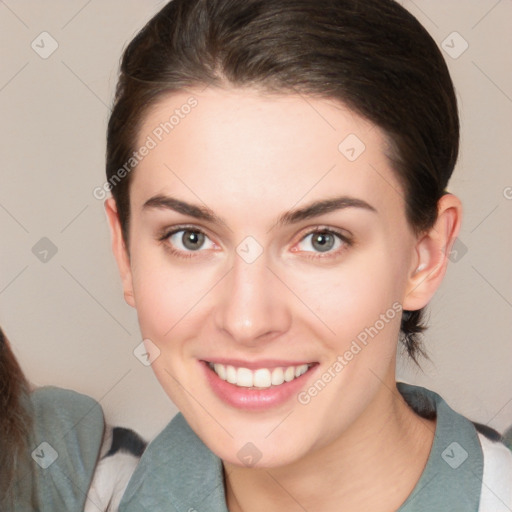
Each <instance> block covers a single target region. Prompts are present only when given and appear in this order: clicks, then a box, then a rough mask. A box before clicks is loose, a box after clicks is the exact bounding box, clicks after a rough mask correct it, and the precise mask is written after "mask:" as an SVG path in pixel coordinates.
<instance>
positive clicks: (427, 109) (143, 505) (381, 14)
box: [105, 0, 512, 512]
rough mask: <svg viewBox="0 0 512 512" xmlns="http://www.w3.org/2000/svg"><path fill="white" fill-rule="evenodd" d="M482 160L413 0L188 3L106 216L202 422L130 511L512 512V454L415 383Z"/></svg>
mask: <svg viewBox="0 0 512 512" xmlns="http://www.w3.org/2000/svg"><path fill="white" fill-rule="evenodd" d="M458 144H459V120H458V114H457V104H456V98H455V93H454V90H453V85H452V82H451V79H450V76H449V73H448V70H447V67H446V64H445V62H444V60H443V58H442V56H441V54H440V52H439V50H438V48H437V46H436V44H435V42H434V41H433V40H432V38H431V37H430V36H429V35H428V33H427V32H426V30H425V29H424V28H423V27H422V26H421V25H420V24H419V23H418V22H417V20H416V19H415V18H414V17H413V16H412V15H410V14H409V13H408V12H407V11H406V10H405V9H403V8H402V7H401V6H400V5H399V4H397V3H396V2H394V1H391V0H370V1H367V2H358V1H356V0H337V1H332V0H315V1H313V0H286V1H285V0H248V1H245V2H236V1H233V0H209V1H206V0H173V1H172V2H170V3H168V4H167V5H166V6H165V7H164V8H163V9H162V10H161V11H160V12H159V13H157V15H156V16H154V17H153V18H152V19H151V20H150V21H149V22H148V23H147V25H146V26H145V27H144V28H143V29H142V30H141V32H140V33H139V34H138V35H137V36H136V37H135V38H134V40H133V41H132V42H131V43H130V45H129V46H128V47H127V48H126V51H125V53H124V55H123V59H122V64H121V74H120V78H119V83H118V87H117V93H116V99H115V105H114V109H113V111H112V114H111V118H110V121H109V127H108V138H107V165H106V170H107V180H108V181H107V187H106V188H107V189H108V190H110V191H111V192H112V196H113V197H112V198H109V199H107V200H106V201H105V208H106V212H107V216H108V221H109V224H110V228H111V232H112V246H113V251H114V254H115V257H116V260H117V264H118V266H119V270H120V275H121V278H122V282H123V287H124V296H125V299H126V301H127V302H128V304H130V305H131V306H133V307H135V308H136V310H137V315H138V319H139V324H140V328H141V332H142V335H143V337H144V338H145V344H146V348H147V357H148V360H149V361H150V362H151V363H152V367H153V370H154V372H155V374H156V376H157V378H158V380H159V381H160V383H161V385H162V387H163V389H164V390H165V391H166V392H167V394H168V396H169V397H170V398H171V399H172V400H173V402H174V403H175V404H176V405H177V406H178V408H179V409H180V413H179V414H178V415H177V416H176V418H174V419H173V421H172V422H171V423H170V424H169V425H168V426H167V427H166V429H164V431H163V432H162V433H161V434H160V435H159V436H158V437H157V438H156V439H155V440H154V441H153V442H152V443H151V445H150V446H149V447H148V449H147V451H146V452H145V454H144V456H143V457H142V460H141V464H140V465H139V467H138V469H137V470H136V472H135V474H134V476H133V477H132V479H131V482H130V484H129V486H128V489H127V491H126V493H125V495H124V497H123V500H122V502H121V506H120V510H122V511H138V510H176V511H180V512H183V511H193V510H197V511H201V510H208V511H215V512H216V511H222V512H225V511H226V510H229V511H230V512H240V511H243V512H256V511H261V510H265V511H269V512H270V511H274V510H283V509H284V510H290V511H294V510H297V511H298V510H308V511H322V512H324V511H337V510H340V509H341V508H342V509H343V510H344V511H348V512H350V511H360V510H373V511H390V510H399V511H401V512H405V511H412V510H415V511H417V510H422V511H427V510H429V511H430V510H436V511H439V510H464V511H466V510H467V511H469V510H471V511H474V510H481V511H484V510H485V511H489V510H508V508H504V507H509V508H510V507H511V506H512V496H511V493H510V490H509V487H510V486H509V483H510V479H511V478H512V454H511V453H510V451H509V450H508V449H507V448H506V447H505V446H504V445H503V444H502V443H501V442H500V441H501V436H500V435H499V434H498V433H496V432H494V431H491V432H489V431H487V432H486V434H488V436H489V437H488V436H487V435H484V434H483V433H480V432H479V430H477V428H476V426H475V425H474V424H473V423H472V422H470V421H469V420H468V419H466V418H464V417H463V416H461V415H460V414H458V413H457V412H455V411H454V410H452V409H451V408H450V407H449V406H448V405H447V404H446V402H444V400H443V399H442V398H441V397H440V396H439V395H437V394H436V393H434V392H432V391H430V390H427V389H424V388H422V387H419V386H412V385H407V384H404V383H396V379H395V362H396V351H397V341H399V340H400V341H401V342H402V343H403V344H404V345H405V347H406V349H407V351H408V353H409V354H410V356H411V357H412V358H413V359H414V360H417V358H418V356H419V355H421V354H422V348H421V345H420V342H419V338H418V335H419V334H420V333H421V331H422V330H423V329H424V328H425V325H424V324H423V320H422V312H423V308H424V307H425V306H426V305H427V304H428V302H429V301H430V299H431V298H432V296H433V294H434V293H435V291H436V289H437V288H438V287H439V285H440V284H441V282H442V279H443V277H444V274H445V271H446V267H447V262H448V255H449V253H450V248H451V246H452V244H453V242H454V240H455V238H456V236H457V233H458V231H459V227H460V223H461V215H462V214H461V210H462V208H461V203H460V201H459V199H458V198H457V197H455V196H454V195H453V194H450V193H448V192H447V191H446V187H447V184H448V180H449V178H450V176H451V173H452V171H453V168H454V165H455V163H456V160H457V154H458ZM478 428H479V429H480V430H483V429H482V428H480V427H478ZM491 438H493V439H492V440H491ZM500 507H501V508H500Z"/></svg>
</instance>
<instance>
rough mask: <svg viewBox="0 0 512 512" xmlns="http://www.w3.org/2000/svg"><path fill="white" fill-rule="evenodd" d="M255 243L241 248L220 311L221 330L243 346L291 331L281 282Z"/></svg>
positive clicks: (235, 259)
mask: <svg viewBox="0 0 512 512" xmlns="http://www.w3.org/2000/svg"><path fill="white" fill-rule="evenodd" d="M251 244H253V242H251V241H250V240H246V241H245V242H242V243H241V244H239V246H238V247H237V254H235V255H234V259H233V268H232V270H231V272H230V273H229V275H228V276H226V279H225V280H224V290H223V299H222V300H221V301H220V303H219V305H218V307H217V311H216V321H217V327H218V328H220V329H222V330H224V331H226V332H227V333H229V335H230V336H231V337H232V338H233V340H234V341H237V342H239V343H246V344H251V343H258V342H259V341H261V338H262V337H264V336H265V335H267V336H270V335H271V334H274V335H275V334H276V333H277V332H280V331H283V330H286V329H287V324H288V321H289V315H288V311H287V307H286V304H285V300H284V297H283V293H282V292H280V291H279V290H277V287H278V286H279V283H278V279H277V278H276V277H275V276H274V274H273V272H272V271H270V269H269V268H268V267H267V265H269V261H268V258H267V257H266V254H265V253H264V252H263V251H260V254H257V251H256V248H255V246H254V244H253V245H252V246H251Z"/></svg>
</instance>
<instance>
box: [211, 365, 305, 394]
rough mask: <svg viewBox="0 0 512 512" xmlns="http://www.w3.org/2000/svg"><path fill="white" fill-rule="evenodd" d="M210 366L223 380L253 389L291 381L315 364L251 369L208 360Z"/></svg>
mask: <svg viewBox="0 0 512 512" xmlns="http://www.w3.org/2000/svg"><path fill="white" fill-rule="evenodd" d="M208 366H209V367H210V368H211V369H212V370H213V371H214V372H215V373H216V374H217V375H218V376H219V378H221V379H222V380H224V381H226V382H229V383H230V384H234V385H235V386H238V387H243V388H252V389H266V388H270V387H271V386H280V385H281V384H283V383H285V382H291V381H292V380H295V379H297V378H298V377H300V376H301V375H304V374H305V373H306V372H307V371H308V370H309V368H311V367H312V366H314V363H311V364H301V365H298V366H287V367H277V368H272V369H270V368H258V369H256V370H250V369H249V368H243V367H235V366H232V365H224V364H221V363H211V362H208Z"/></svg>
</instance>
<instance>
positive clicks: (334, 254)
mask: <svg viewBox="0 0 512 512" xmlns="http://www.w3.org/2000/svg"><path fill="white" fill-rule="evenodd" d="M180 231H193V232H196V233H201V234H203V235H205V236H206V237H208V235H207V234H206V233H205V232H204V231H202V230H201V229H199V228H197V227H195V226H187V225H185V226H176V227H174V228H173V229H172V230H170V231H166V232H165V233H164V234H162V235H161V236H159V237H158V241H159V242H161V243H164V244H165V245H166V249H167V250H168V251H169V252H170V253H171V254H172V255H173V256H176V257H178V258H183V259H190V258H193V257H195V253H198V252H202V251H200V250H199V251H189V252H183V251H180V250H177V249H175V248H174V247H173V246H172V245H171V244H169V243H166V241H167V240H168V239H169V238H170V237H171V236H172V235H175V234H176V233H179V232H180ZM316 233H322V234H329V235H334V236H335V237H337V238H338V239H340V241H341V242H342V244H343V246H342V247H341V248H338V249H337V250H336V251H334V252H328V253H325V255H322V253H316V255H314V256H312V255H307V256H305V257H306V258H307V259H313V260H318V259H325V258H335V257H337V256H339V255H340V253H341V252H342V251H343V250H344V249H346V248H347V247H352V245H353V240H352V239H351V238H350V237H348V236H347V235H344V234H343V233H341V232H340V231H337V230H335V229H332V228H327V227H322V226H319V227H317V228H315V229H312V230H311V231H308V232H307V233H306V234H305V235H304V236H303V237H302V238H301V239H300V241H299V242H302V241H303V240H304V239H305V238H306V237H308V236H310V235H314V234H316ZM297 252H298V251H297ZM308 252H309V251H308Z"/></svg>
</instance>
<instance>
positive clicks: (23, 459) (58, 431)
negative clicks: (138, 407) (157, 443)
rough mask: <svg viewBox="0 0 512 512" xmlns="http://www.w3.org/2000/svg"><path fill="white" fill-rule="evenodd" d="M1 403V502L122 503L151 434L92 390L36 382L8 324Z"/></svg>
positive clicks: (0, 505) (109, 506) (20, 509)
mask: <svg viewBox="0 0 512 512" xmlns="http://www.w3.org/2000/svg"><path fill="white" fill-rule="evenodd" d="M0 406H1V407H0V411H1V415H0V510H2V511H11V510H12V511H16V512H31V511H35V510H37V511H41V512H42V511H49V512H59V511H62V512H70V511H76V512H82V511H86V512H97V511H103V512H106V511H112V512H113V511H115V510H117V507H118V505H119V501H120V499H121V496H122V494H123V492H124V490H125V487H126V484H127V483H128V480H129V478H130V476H131V474H132V472H133V470H134V469H135V466H136V463H137V462H138V458H139V457H140V455H141V454H142V451H143V450H144V448H145V443H144V441H143V440H142V439H141V438H140V437H138V436H137V434H135V432H133V431H131V430H129V429H124V428H120V427H114V428H112V427H109V426H106V425H105V422H104V418H103V412H102V410H101V407H100V405H99V404H98V403H97V402H96V401H95V400H93V399H92V398H90V397H87V396H85V395H82V394H80V393H76V392H74V391H71V390H67V389H60V388H56V387H52V386H45V387H42V388H37V389H33V388H32V387H31V386H30V384H29V383H28V381H27V380H26V378H25V376H24V375H23V372H22V370H21V368H20V366H19V364H18V362H17V361H16V358H15V357H14V354H13V352H12V350H11V348H10V346H9V341H8V340H7V338H6V337H5V335H4V333H3V331H2V330H1V329H0Z"/></svg>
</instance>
